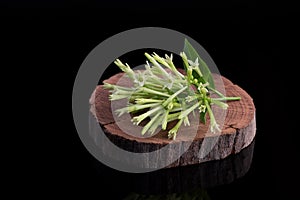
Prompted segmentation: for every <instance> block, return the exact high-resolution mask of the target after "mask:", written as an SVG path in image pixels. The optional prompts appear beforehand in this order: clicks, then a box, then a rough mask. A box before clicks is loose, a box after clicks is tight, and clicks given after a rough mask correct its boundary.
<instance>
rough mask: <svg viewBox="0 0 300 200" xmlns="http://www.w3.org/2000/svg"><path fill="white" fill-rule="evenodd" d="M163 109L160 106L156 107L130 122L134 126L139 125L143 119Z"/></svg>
mask: <svg viewBox="0 0 300 200" xmlns="http://www.w3.org/2000/svg"><path fill="white" fill-rule="evenodd" d="M161 109H163V107H161V106H157V107H155V108H153V109H151V110H149V111H147V112H146V113H144V114H141V115H139V116H136V117H134V118H132V120H131V121H132V122H133V123H134V124H136V125H139V123H141V122H142V121H143V120H144V119H146V118H147V117H149V116H150V115H153V114H155V113H156V112H158V111H159V110H161Z"/></svg>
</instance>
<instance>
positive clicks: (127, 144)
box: [90, 73, 256, 167]
mask: <svg viewBox="0 0 300 200" xmlns="http://www.w3.org/2000/svg"><path fill="white" fill-rule="evenodd" d="M123 75H124V74H123V73H119V74H116V75H114V76H112V77H111V78H109V79H107V80H105V81H104V82H107V83H111V84H115V83H117V82H118V81H119V79H120V78H121V77H123ZM217 76H218V75H214V77H217ZM219 78H220V77H219ZM122 79H123V78H122ZM221 79H222V81H223V84H224V86H225V90H226V96H240V97H241V100H240V101H229V102H227V103H228V105H229V107H228V109H227V113H225V121H224V126H223V128H222V132H221V134H220V135H216V134H209V133H207V129H208V125H209V121H208V122H207V124H206V125H204V124H202V123H200V124H196V125H193V124H192V125H191V126H190V127H188V126H187V127H184V128H183V129H182V130H181V131H179V132H178V133H177V138H176V141H172V140H169V139H168V138H167V132H168V130H166V131H160V132H159V133H158V134H156V135H154V136H153V137H148V138H141V137H134V136H133V135H131V134H126V133H125V132H124V131H123V130H122V129H121V128H120V127H119V126H118V124H119V125H120V124H122V123H123V124H126V126H127V129H128V130H129V131H130V130H133V128H134V127H133V126H134V125H133V124H132V123H131V122H130V119H128V117H127V118H122V117H120V118H116V117H115V118H116V119H114V115H113V114H112V109H111V102H110V100H109V99H108V97H109V91H108V90H105V89H103V86H102V85H99V86H97V87H96V89H95V91H94V92H93V94H92V96H91V98H90V104H91V112H92V113H93V114H94V116H95V117H96V119H97V121H98V122H99V123H100V125H101V127H102V129H103V130H104V132H105V134H106V135H107V136H108V138H109V139H110V140H111V141H112V142H113V143H114V144H116V145H117V146H119V147H121V148H123V149H125V150H127V151H131V152H152V151H155V150H158V149H161V148H162V147H164V146H165V145H168V144H171V143H172V148H170V152H169V155H166V156H165V157H164V159H168V158H172V156H173V155H174V151H175V154H176V151H177V150H178V152H180V151H182V148H183V147H185V146H188V150H187V151H185V153H183V154H182V155H181V156H180V159H177V160H176V161H175V162H173V163H172V164H171V165H169V166H168V167H176V166H185V165H191V164H197V163H202V162H206V161H210V160H219V159H222V158H225V157H227V156H229V155H230V154H236V153H238V152H240V151H241V150H242V149H243V148H245V147H247V146H248V145H249V144H250V143H251V142H252V140H253V139H254V136H255V133H256V120H255V106H254V103H253V100H252V98H251V97H250V96H249V95H248V94H247V92H246V91H244V90H243V89H242V88H240V87H239V86H238V85H235V84H233V83H232V82H231V81H230V80H228V79H227V78H225V77H221ZM215 80H217V79H215ZM215 82H216V85H218V84H221V83H219V82H218V81H215ZM122 84H123V85H130V82H129V81H126V80H125V81H124V80H122ZM122 84H121V85H122ZM215 115H216V114H215ZM208 120H209V119H208ZM172 125H174V124H172V123H171V124H170V125H169V127H172ZM192 132H194V133H195V137H193V140H192V141H191V137H190V135H189V133H192ZM207 141H214V142H212V144H213V146H212V147H211V149H209V152H207V153H205V154H203V156H199V155H200V154H199V152H201V150H202V149H201V147H202V146H203V145H204V143H206V144H207ZM189 145H190V146H189Z"/></svg>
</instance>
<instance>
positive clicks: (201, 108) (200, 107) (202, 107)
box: [199, 105, 206, 113]
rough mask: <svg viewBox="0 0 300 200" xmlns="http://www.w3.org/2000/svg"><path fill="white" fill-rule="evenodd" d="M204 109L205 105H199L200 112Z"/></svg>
mask: <svg viewBox="0 0 300 200" xmlns="http://www.w3.org/2000/svg"><path fill="white" fill-rule="evenodd" d="M205 110H206V106H205V105H200V106H199V112H200V113H202V112H203V113H204V112H205Z"/></svg>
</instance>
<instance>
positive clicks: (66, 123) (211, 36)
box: [0, 0, 300, 200]
mask: <svg viewBox="0 0 300 200" xmlns="http://www.w3.org/2000/svg"><path fill="white" fill-rule="evenodd" d="M43 2H44V1H43ZM128 2H130V3H128ZM128 2H127V1H126V3H125V1H122V3H120V1H105V3H103V1H81V0H75V1H68V0H67V1H51V2H50V1H46V2H45V3H42V1H39V2H37V1H33V0H30V1H22V2H21V1H16V0H15V1H14V0H11V1H1V3H0V6H1V8H0V9H1V10H0V11H1V12H0V16H1V19H0V21H1V39H2V41H3V42H2V41H1V47H2V49H4V50H5V51H4V53H3V52H2V53H3V54H2V55H1V57H2V59H4V61H2V67H3V69H8V68H9V69H12V70H13V73H11V74H8V73H6V72H5V71H4V70H3V77H6V76H7V77H9V78H10V79H12V80H13V81H15V79H14V78H15V75H18V76H20V77H18V78H17V80H16V81H15V82H16V83H17V84H18V86H17V87H13V89H9V90H10V91H13V92H15V93H16V94H18V98H17V100H18V103H17V104H12V105H13V106H14V107H17V110H18V112H16V113H15V112H12V113H13V114H16V116H14V118H13V121H14V122H16V125H14V127H13V128H15V126H19V125H18V124H17V123H22V122H24V121H26V120H28V122H27V123H26V126H20V127H21V128H22V131H15V130H12V131H11V132H5V131H4V133H3V134H10V135H17V137H16V139H14V140H12V141H8V142H6V140H4V143H9V144H10V147H9V148H7V150H8V151H10V149H12V148H14V147H15V146H17V145H15V143H14V141H20V142H21V143H23V144H25V145H24V146H25V147H24V148H22V149H21V150H20V151H18V154H14V155H12V156H11V158H12V159H15V160H17V161H18V163H17V164H16V165H14V166H16V170H13V172H11V173H6V171H5V172H4V173H5V174H8V175H9V176H11V175H13V174H15V173H16V172H21V174H26V175H28V178H21V177H20V176H18V177H17V178H16V179H12V178H10V179H9V180H10V181H11V180H12V182H13V184H11V185H12V186H13V187H12V188H13V189H12V191H13V192H11V193H10V194H15V193H18V194H21V195H22V196H23V197H24V196H25V194H28V193H30V194H36V195H37V194H38V193H39V192H40V193H41V194H42V195H43V197H44V196H49V195H53V196H54V197H55V199H56V198H61V197H65V198H67V199H69V198H74V197H79V194H81V195H83V199H87V198H89V199H124V198H126V197H128V198H129V199H130V198H132V197H137V198H149V196H151V195H156V198H161V199H165V198H168V197H171V196H170V195H172V194H175V195H174V196H175V197H178V196H180V195H184V194H186V195H187V196H189V197H191V196H193V195H200V196H201V195H202V196H206V197H207V196H208V197H209V198H210V199H212V200H225V199H230V200H236V199H238V200H241V199H251V200H253V199H272V200H276V199H298V198H297V197H298V196H299V192H298V191H299V180H300V178H299V169H300V167H299V164H298V163H299V148H298V147H299V140H298V139H297V137H298V135H299V131H298V130H299V128H298V124H299V122H298V113H299V111H298V110H299V106H298V104H299V103H298V98H297V97H296V94H298V91H299V89H298V85H299V77H298V73H297V72H296V69H298V66H299V59H298V58H299V53H298V51H297V49H298V47H299V44H298V43H299V31H298V24H299V21H298V17H297V15H298V6H295V5H292V4H290V3H287V1H284V2H283V1H280V2H279V1H278V2H268V3H261V2H258V1H234V0H231V1H224V2H223V3H220V4H219V3H217V1H206V3H203V4H202V2H203V1H199V3H198V4H195V2H194V1H184V2H183V1H182V2H177V1H166V2H165V3H162V1H150V2H144V1H138V2H137V1H134V0H130V1H128ZM135 2H137V3H135ZM295 2H296V1H295ZM143 26H159V27H166V28H171V29H175V30H178V31H180V32H182V33H185V34H187V35H189V36H190V37H192V38H193V39H195V40H196V41H198V42H199V43H200V44H201V45H202V46H203V47H204V48H205V49H206V50H207V52H208V53H209V54H210V55H211V57H212V58H213V59H214V61H215V62H216V64H217V66H218V68H219V71H220V72H221V74H222V75H224V76H225V77H227V78H229V79H230V80H231V81H233V82H234V83H236V84H238V85H239V86H241V87H242V88H243V89H245V90H246V91H247V92H248V93H249V94H250V95H251V97H252V98H253V99H254V103H255V106H256V109H257V112H256V114H257V132H256V138H255V144H254V152H253V157H252V162H251V165H250V168H249V169H248V170H247V172H246V173H244V175H243V176H240V177H238V176H237V175H233V177H234V178H233V179H231V178H230V177H232V176H231V175H230V173H228V177H226V178H225V179H223V182H224V184H218V185H216V186H212V185H211V186H209V187H208V185H203V183H201V181H202V179H201V178H200V177H205V176H206V175H207V176H208V174H206V173H204V172H203V173H204V175H203V174H201V173H202V172H201V173H200V171H201V170H199V169H197V167H195V168H194V167H191V169H190V170H183V169H176V170H178V171H177V172H175V173H171V172H165V174H166V175H167V174H172V175H168V176H166V175H164V173H162V172H161V173H162V177H157V176H154V175H151V174H144V175H141V176H140V175H136V174H128V173H122V172H119V171H116V170H113V169H110V168H108V167H106V166H104V165H102V164H101V163H98V161H97V160H95V159H94V158H93V157H92V156H91V155H90V154H89V152H88V151H87V150H86V149H85V147H84V146H83V144H82V143H81V141H80V139H79V137H78V135H77V132H76V129H75V126H74V123H73V119H72V109H71V96H72V89H73V83H74V80H75V77H76V74H77V71H78V69H79V67H80V65H81V63H82V62H83V60H84V58H85V57H86V56H87V55H88V53H89V52H90V51H91V50H92V49H93V48H94V47H95V46H96V45H98V44H99V43H100V42H102V41H104V40H105V39H106V38H108V37H110V36H112V35H114V34H117V33H119V32H121V31H124V30H127V29H130V28H135V27H143ZM6 59H7V60H6ZM5 61H6V62H5ZM99 67H101V66H99ZM23 72H24V73H23ZM114 72H115V71H114V70H111V71H110V73H114ZM99 78H100V77H99ZM28 82H33V83H28ZM20 85H22V91H24V92H25V95H21V93H19V92H18V90H19V89H20ZM7 86H8V84H3V88H4V89H6V88H7ZM3 98H5V99H9V100H11V98H10V95H7V93H6V92H3ZM25 99H26V101H28V103H27V102H26V103H25ZM30 102H31V103H32V104H33V105H32V106H30V105H29V103H30ZM37 104H40V105H37ZM87 106H88V100H87ZM24 108H27V109H28V111H26V112H25V111H23V109H24ZM34 108H36V109H37V111H35V112H33V111H32V109H34ZM29 109H30V110H29ZM31 114H34V115H35V116H34V117H31ZM294 115H295V117H294ZM39 120H40V121H39ZM28 126H32V127H33V128H32V127H30V128H27V127H28ZM40 126H41V128H40ZM36 127H39V128H36ZM35 129H36V132H37V134H36V135H37V136H36V137H34V139H30V141H28V142H25V140H22V139H20V135H23V136H25V137H26V138H30V136H32V135H33V133H32V132H33V130H35ZM31 142H32V143H33V144H32V145H31ZM37 144H38V147H36V146H35V145H37ZM27 148H32V149H33V151H32V152H30V153H28V154H27V153H25V152H24V150H25V149H27ZM6 152H7V151H5V154H6ZM20 152H21V153H20ZM46 153H47V154H46ZM36 154H37V156H34V159H32V161H31V160H29V159H28V157H30V156H31V155H36ZM42 160H45V162H42ZM230 162H231V161H230ZM4 164H6V165H8V166H13V165H12V164H11V163H10V162H4ZM31 165H32V166H31ZM207 165H209V164H207ZM26 166H30V167H28V168H30V169H31V171H29V170H27V168H26ZM221 166H222V167H221ZM234 166H235V165H234ZM220 168H221V169H218V167H216V168H215V169H216V172H218V170H224V169H223V165H221V164H220ZM187 169H188V168H187ZM209 169H210V168H209ZM176 170H175V171H176ZM198 170H199V171H198ZM207 170H208V169H207ZM208 171H209V170H208ZM229 171H230V170H228V172H229ZM183 174H188V175H187V176H185V175H183ZM194 174H195V176H193V175H194ZM209 174H210V173H209ZM225 174H226V173H225ZM222 175H223V173H222ZM139 176H140V177H141V179H139V178H136V177H139ZM35 177H38V180H35V179H34V178H35ZM184 177H190V179H189V178H187V179H185V178H184ZM216 177H222V176H216ZM193 178H194V179H193ZM227 178H228V179H227ZM199 179H200V180H199ZM208 180H210V181H211V183H213V181H216V182H218V181H219V179H217V178H216V179H214V178H211V179H208ZM225 180H232V181H227V182H226V181H225ZM21 181H22V182H21ZM29 183H31V184H29ZM205 183H206V184H209V183H210V182H209V181H206V182H205ZM4 184H5V185H6V184H7V183H6V182H5V183H4ZM189 185H191V188H189ZM21 189H23V190H25V191H26V192H24V193H23V192H20V190H21ZM44 191H46V192H44ZM147 192H148V193H147ZM161 192H162V193H165V194H161ZM151 193H152V194H151ZM145 195H146V196H145ZM30 197H31V195H30ZM180 197H183V196H180ZM40 198H42V197H41V196H39V199H40Z"/></svg>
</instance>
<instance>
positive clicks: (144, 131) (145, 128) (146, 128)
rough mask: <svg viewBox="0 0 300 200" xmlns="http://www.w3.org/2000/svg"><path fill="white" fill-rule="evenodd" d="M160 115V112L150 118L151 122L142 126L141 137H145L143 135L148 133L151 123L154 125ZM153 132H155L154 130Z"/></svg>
mask: <svg viewBox="0 0 300 200" xmlns="http://www.w3.org/2000/svg"><path fill="white" fill-rule="evenodd" d="M160 114H161V112H158V113H157V114H156V115H155V116H154V117H152V118H151V120H150V121H149V122H148V123H147V124H146V125H145V126H144V128H143V129H142V132H141V133H142V135H145V133H146V132H147V131H148V129H150V128H151V126H152V125H153V123H155V120H156V119H157V118H158V116H159V115H160ZM154 131H155V130H154Z"/></svg>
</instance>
